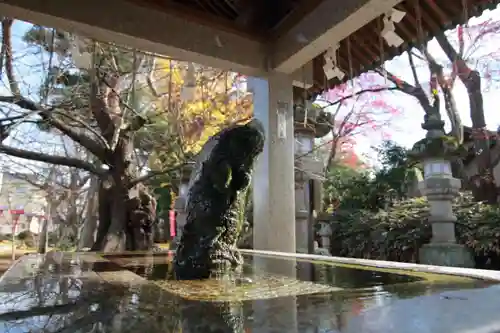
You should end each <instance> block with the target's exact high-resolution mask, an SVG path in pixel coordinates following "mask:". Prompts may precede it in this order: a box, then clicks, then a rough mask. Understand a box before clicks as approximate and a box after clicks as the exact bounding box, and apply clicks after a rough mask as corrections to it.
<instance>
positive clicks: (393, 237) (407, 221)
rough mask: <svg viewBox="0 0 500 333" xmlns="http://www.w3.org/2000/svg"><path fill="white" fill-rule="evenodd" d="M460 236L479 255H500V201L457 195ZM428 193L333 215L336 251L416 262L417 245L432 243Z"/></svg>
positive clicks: (335, 253)
mask: <svg viewBox="0 0 500 333" xmlns="http://www.w3.org/2000/svg"><path fill="white" fill-rule="evenodd" d="M454 212H455V214H456V216H457V224H456V236H457V241H458V242H459V243H461V244H464V245H465V246H467V247H468V248H470V249H471V250H472V251H473V252H474V254H475V256H476V258H484V257H488V258H490V259H494V258H499V257H500V207H498V206H492V205H486V204H482V203H477V202H473V200H472V196H471V195H470V194H462V195H461V196H460V197H459V198H457V199H456V200H455V203H454ZM427 216H428V205H427V202H426V200H425V199H423V198H418V199H411V200H405V201H401V202H397V203H395V204H394V206H393V207H391V208H390V209H388V210H387V211H379V212H378V213H375V214H374V213H373V212H371V211H364V210H358V211H354V212H353V211H338V212H336V213H335V215H334V216H333V217H332V219H331V222H330V223H331V227H332V231H333V234H332V240H331V244H332V248H331V251H332V254H333V255H337V256H344V257H356V258H369V259H380V260H392V261H402V262H417V261H418V249H419V248H420V247H421V246H422V245H423V244H425V243H428V242H429V240H430V237H431V226H430V224H429V223H428V222H427Z"/></svg>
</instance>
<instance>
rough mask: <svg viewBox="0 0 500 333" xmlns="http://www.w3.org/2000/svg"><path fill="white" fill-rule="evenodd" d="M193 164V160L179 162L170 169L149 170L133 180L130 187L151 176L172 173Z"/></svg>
mask: <svg viewBox="0 0 500 333" xmlns="http://www.w3.org/2000/svg"><path fill="white" fill-rule="evenodd" d="M193 164H194V163H193V162H186V163H181V164H178V165H176V166H174V167H171V168H168V169H163V170H153V171H150V172H148V173H147V174H146V175H144V176H140V177H137V178H135V179H133V180H131V181H130V183H129V185H128V187H129V188H132V187H134V186H135V185H137V184H139V183H142V182H145V181H147V180H149V179H151V178H154V177H156V176H160V175H164V174H167V173H171V172H174V171H177V170H180V169H182V168H183V167H185V166H187V165H193Z"/></svg>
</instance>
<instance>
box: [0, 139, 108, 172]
mask: <svg viewBox="0 0 500 333" xmlns="http://www.w3.org/2000/svg"><path fill="white" fill-rule="evenodd" d="M0 153H4V154H7V155H10V156H14V157H19V158H24V159H27V160H32V161H39V162H45V163H50V164H57V165H65V166H68V167H73V168H78V169H83V170H86V171H88V172H91V173H93V174H95V175H98V176H102V175H104V171H100V170H99V169H98V168H96V167H95V166H94V165H93V164H91V163H88V162H85V161H82V160H79V159H76V158H71V157H66V156H53V155H48V154H44V153H36V152H33V151H28V150H24V149H18V148H14V147H8V146H5V145H3V144H0Z"/></svg>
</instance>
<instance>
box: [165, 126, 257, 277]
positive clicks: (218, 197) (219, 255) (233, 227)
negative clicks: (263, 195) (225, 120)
mask: <svg viewBox="0 0 500 333" xmlns="http://www.w3.org/2000/svg"><path fill="white" fill-rule="evenodd" d="M264 141H265V135H264V128H263V127H262V124H261V123H260V122H258V121H257V120H252V121H251V122H249V123H248V124H245V125H235V126H232V127H230V128H227V129H225V130H222V131H221V132H219V133H218V134H216V135H215V136H213V137H212V138H210V140H209V141H208V142H207V143H206V144H205V145H204V147H203V149H202V151H201V152H200V154H199V160H198V161H197V165H196V166H195V168H194V170H193V173H192V175H191V180H190V182H189V190H188V198H187V207H186V210H187V218H186V224H185V226H184V230H183V232H182V237H181V239H180V241H179V245H178V247H177V251H176V254H175V258H174V270H175V274H176V278H177V279H181V280H195V279H206V278H209V277H210V276H211V275H212V273H216V272H218V271H221V270H222V271H224V270H227V269H233V268H236V267H238V266H240V265H241V264H242V258H241V255H240V253H239V252H238V250H237V248H236V242H237V240H238V233H239V228H238V221H237V204H238V202H239V201H240V200H238V199H239V196H240V195H242V194H243V193H244V192H245V190H246V189H247V188H248V186H250V180H251V174H252V171H253V165H254V161H255V160H256V158H257V156H258V155H259V154H260V153H261V152H262V151H263V149H264Z"/></svg>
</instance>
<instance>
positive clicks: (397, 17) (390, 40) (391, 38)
mask: <svg viewBox="0 0 500 333" xmlns="http://www.w3.org/2000/svg"><path fill="white" fill-rule="evenodd" d="M405 15H406V13H405V12H403V11H400V10H397V9H395V8H393V9H392V10H391V12H390V13H386V14H384V17H383V19H382V21H383V22H384V29H383V30H382V37H383V38H384V39H385V41H386V42H387V44H389V46H393V47H399V46H400V45H401V44H403V43H404V40H403V39H402V38H401V37H399V35H398V34H397V33H396V27H395V24H396V23H399V22H401V20H402V19H403V17H405Z"/></svg>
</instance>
